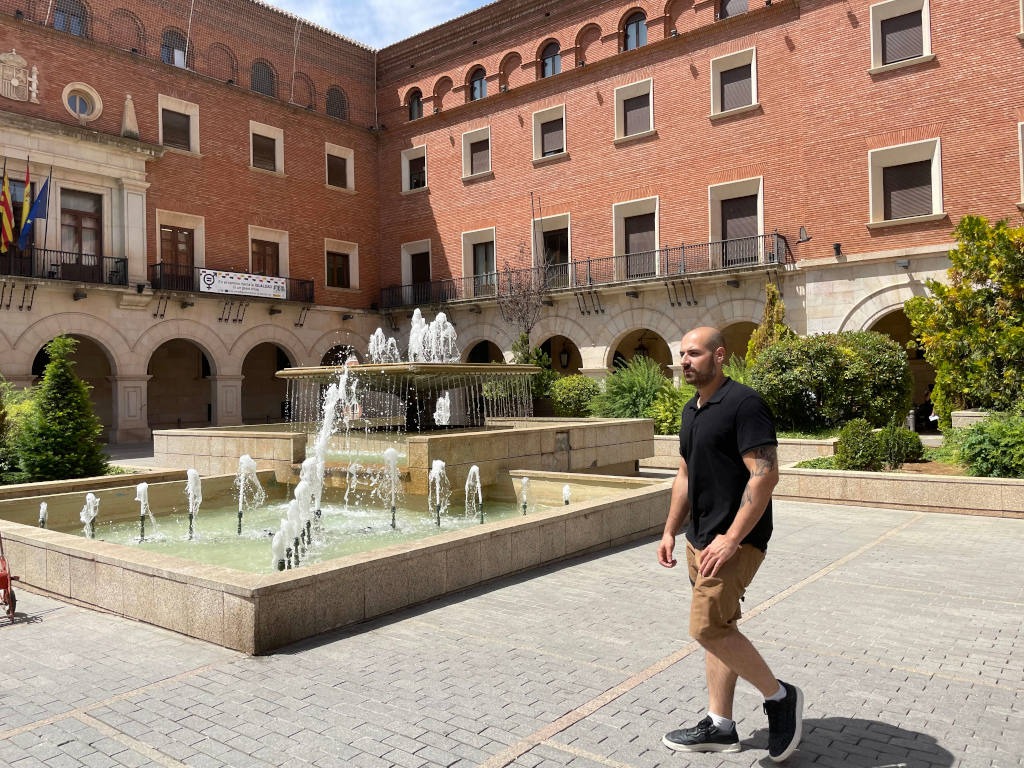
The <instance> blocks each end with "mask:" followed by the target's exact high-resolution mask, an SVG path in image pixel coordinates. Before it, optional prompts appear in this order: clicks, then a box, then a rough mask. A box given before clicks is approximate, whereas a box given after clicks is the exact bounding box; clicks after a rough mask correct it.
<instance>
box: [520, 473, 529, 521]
mask: <svg viewBox="0 0 1024 768" xmlns="http://www.w3.org/2000/svg"><path fill="white" fill-rule="evenodd" d="M519 487H520V493H519V503H520V504H522V506H523V514H524V515H525V514H526V504H527V503H528V500H529V495H530V478H528V477H524V478H522V479H521V480H520V481H519Z"/></svg>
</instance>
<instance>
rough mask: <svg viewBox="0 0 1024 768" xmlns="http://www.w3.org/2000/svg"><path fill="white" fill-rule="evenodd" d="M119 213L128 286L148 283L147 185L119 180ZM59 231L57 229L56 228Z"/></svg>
mask: <svg viewBox="0 0 1024 768" xmlns="http://www.w3.org/2000/svg"><path fill="white" fill-rule="evenodd" d="M120 181H121V200H120V203H121V211H122V212H123V214H124V223H123V226H124V229H123V230H122V234H121V237H122V238H123V242H124V255H125V258H127V259H128V284H129V285H136V284H138V283H146V282H149V274H148V270H147V269H146V190H147V189H149V183H148V182H145V181H133V180H131V179H121V180H120ZM58 229H59V227H58Z"/></svg>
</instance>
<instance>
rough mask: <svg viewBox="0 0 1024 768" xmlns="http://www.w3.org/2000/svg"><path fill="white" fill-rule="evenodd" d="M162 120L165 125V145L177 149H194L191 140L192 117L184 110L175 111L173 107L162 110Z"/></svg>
mask: <svg viewBox="0 0 1024 768" xmlns="http://www.w3.org/2000/svg"><path fill="white" fill-rule="evenodd" d="M160 120H161V123H162V127H163V144H164V146H165V147H174V148H175V149H184V150H186V151H187V150H190V149H192V141H191V126H190V125H189V124H190V123H191V119H190V118H189V116H188V115H186V114H184V113H182V112H175V111H174V110H173V109H164V110H161V111H160Z"/></svg>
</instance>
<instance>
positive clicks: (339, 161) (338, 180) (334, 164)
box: [327, 155, 348, 189]
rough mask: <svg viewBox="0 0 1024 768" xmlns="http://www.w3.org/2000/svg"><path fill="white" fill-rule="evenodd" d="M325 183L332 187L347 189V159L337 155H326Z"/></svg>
mask: <svg viewBox="0 0 1024 768" xmlns="http://www.w3.org/2000/svg"><path fill="white" fill-rule="evenodd" d="M327 183H328V184H329V185H330V186H332V187H341V188H342V189H348V160H347V159H346V158H344V157H338V156H337V155H327Z"/></svg>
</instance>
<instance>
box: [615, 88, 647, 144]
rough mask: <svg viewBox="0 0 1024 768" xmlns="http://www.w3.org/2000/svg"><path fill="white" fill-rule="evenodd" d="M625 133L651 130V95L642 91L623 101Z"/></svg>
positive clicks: (629, 134)
mask: <svg viewBox="0 0 1024 768" xmlns="http://www.w3.org/2000/svg"><path fill="white" fill-rule="evenodd" d="M622 124H623V126H624V130H623V135H624V136H633V135H634V134H637V133H643V132H645V131H649V130H651V95H650V94H649V93H642V94H640V95H639V96H633V97H632V98H629V99H624V100H623V102H622Z"/></svg>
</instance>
